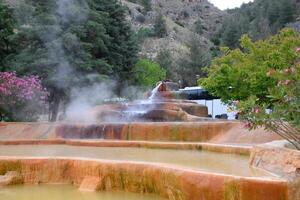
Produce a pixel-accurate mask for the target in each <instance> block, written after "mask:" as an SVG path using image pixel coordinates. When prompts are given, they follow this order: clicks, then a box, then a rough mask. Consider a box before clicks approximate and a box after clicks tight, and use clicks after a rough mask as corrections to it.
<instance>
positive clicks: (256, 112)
mask: <svg viewBox="0 0 300 200" xmlns="http://www.w3.org/2000/svg"><path fill="white" fill-rule="evenodd" d="M252 112H253V113H255V114H258V113H260V108H259V107H255V108H252Z"/></svg>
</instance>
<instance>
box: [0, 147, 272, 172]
mask: <svg viewBox="0 0 300 200" xmlns="http://www.w3.org/2000/svg"><path fill="white" fill-rule="evenodd" d="M0 156H27V157H83V158H95V159H105V160H119V161H142V162H151V163H165V164H171V165H173V166H177V167H184V168H189V169H194V170H202V171H209V172H218V173H225V174H231V175H239V176H256V177H257V176H270V175H268V174H264V173H262V172H258V171H257V170H254V169H253V168H251V167H250V166H249V163H248V160H249V157H248V156H242V155H234V154H223V153H215V152H209V151H198V150H171V149H146V148H116V147H114V148H113V147H79V146H66V145H12V146H5V145H0Z"/></svg>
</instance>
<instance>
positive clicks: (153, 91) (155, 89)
mask: <svg viewBox="0 0 300 200" xmlns="http://www.w3.org/2000/svg"><path fill="white" fill-rule="evenodd" d="M161 85H162V83H160V84H158V85H157V86H156V87H155V88H154V89H153V90H152V91H151V95H150V97H149V98H148V99H149V100H153V99H154V98H155V97H156V95H157V93H158V89H159V88H160V86H161Z"/></svg>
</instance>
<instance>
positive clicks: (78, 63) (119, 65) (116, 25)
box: [9, 0, 137, 120]
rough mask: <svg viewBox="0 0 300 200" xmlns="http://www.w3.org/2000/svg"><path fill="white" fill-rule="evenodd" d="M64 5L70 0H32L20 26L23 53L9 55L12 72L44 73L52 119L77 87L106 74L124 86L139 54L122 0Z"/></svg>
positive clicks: (17, 39)
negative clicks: (28, 19)
mask: <svg viewBox="0 0 300 200" xmlns="http://www.w3.org/2000/svg"><path fill="white" fill-rule="evenodd" d="M60 3H65V1H64V2H62V1H46V0H28V1H27V5H31V6H32V7H33V8H34V9H33V13H32V16H31V20H30V21H28V22H27V23H28V24H20V26H19V27H18V34H17V36H16V37H15V42H16V43H17V44H19V45H18V48H17V49H18V51H17V52H16V54H15V55H14V56H11V57H10V59H9V64H10V66H11V70H14V71H17V72H18V73H19V74H21V75H31V74H35V75H39V76H40V77H42V79H43V84H44V85H45V86H46V87H47V88H48V90H49V91H50V98H49V100H50V108H51V109H52V115H51V120H55V119H56V115H57V109H58V106H59V104H60V102H61V101H64V100H67V99H68V96H69V92H70V90H71V89H72V88H73V87H77V86H82V85H85V84H91V83H93V82H94V81H98V80H100V79H101V77H104V76H106V77H113V78H115V79H116V80H119V81H118V82H120V84H121V83H122V82H124V81H125V80H127V79H130V77H131V76H130V74H131V70H132V66H133V65H134V63H135V62H136V58H137V45H136V40H135V39H134V34H133V33H132V31H131V27H130V25H129V24H128V22H127V21H126V19H125V8H124V7H122V6H121V5H120V4H119V3H118V1H117V0H91V1H88V4H86V2H85V1H77V0H74V1H70V2H69V1H68V3H67V4H63V5H62V7H60ZM16 9H21V8H16ZM18 12H19V13H21V11H20V10H17V11H16V13H18ZM19 21H22V20H19ZM90 74H93V76H90ZM91 77H93V78H91Z"/></svg>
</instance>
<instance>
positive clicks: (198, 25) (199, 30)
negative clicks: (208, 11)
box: [194, 20, 203, 35]
mask: <svg viewBox="0 0 300 200" xmlns="http://www.w3.org/2000/svg"><path fill="white" fill-rule="evenodd" d="M194 32H195V33H197V34H199V35H202V34H203V25H202V22H201V20H197V21H196V22H195V24H194Z"/></svg>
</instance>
